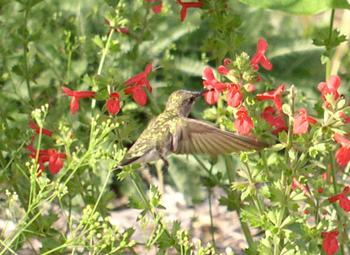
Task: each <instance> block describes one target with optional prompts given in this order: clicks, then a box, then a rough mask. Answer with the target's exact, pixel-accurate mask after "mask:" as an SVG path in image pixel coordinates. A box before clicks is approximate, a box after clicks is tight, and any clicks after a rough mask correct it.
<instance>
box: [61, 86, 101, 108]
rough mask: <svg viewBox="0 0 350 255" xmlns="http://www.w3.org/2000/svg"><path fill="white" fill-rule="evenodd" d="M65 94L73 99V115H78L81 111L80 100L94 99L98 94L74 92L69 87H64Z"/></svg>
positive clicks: (71, 104)
mask: <svg viewBox="0 0 350 255" xmlns="http://www.w3.org/2000/svg"><path fill="white" fill-rule="evenodd" d="M63 92H64V93H65V94H66V95H67V96H69V97H71V101H70V111H71V113H72V114H74V113H76V112H77V111H78V110H79V100H80V99H82V98H92V97H94V96H95V94H96V92H94V91H86V90H81V91H74V90H71V89H69V88H67V87H63Z"/></svg>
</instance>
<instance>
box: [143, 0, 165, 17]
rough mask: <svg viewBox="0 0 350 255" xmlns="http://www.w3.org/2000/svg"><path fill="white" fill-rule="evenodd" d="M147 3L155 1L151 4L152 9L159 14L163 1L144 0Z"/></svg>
mask: <svg viewBox="0 0 350 255" xmlns="http://www.w3.org/2000/svg"><path fill="white" fill-rule="evenodd" d="M145 2H148V3H157V4H156V5H153V6H152V10H153V12H154V13H155V14H159V13H160V12H161V11H162V7H163V1H162V0H145Z"/></svg>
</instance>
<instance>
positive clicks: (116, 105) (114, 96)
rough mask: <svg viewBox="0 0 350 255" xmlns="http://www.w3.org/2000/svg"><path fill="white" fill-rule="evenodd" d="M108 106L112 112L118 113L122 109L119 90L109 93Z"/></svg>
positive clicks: (108, 109)
mask: <svg viewBox="0 0 350 255" xmlns="http://www.w3.org/2000/svg"><path fill="white" fill-rule="evenodd" d="M106 108H107V111H108V112H109V113H110V114H112V115H116V114H118V112H119V111H120V96H119V94H118V93H117V92H114V93H111V94H110V95H109V99H108V100H107V102H106Z"/></svg>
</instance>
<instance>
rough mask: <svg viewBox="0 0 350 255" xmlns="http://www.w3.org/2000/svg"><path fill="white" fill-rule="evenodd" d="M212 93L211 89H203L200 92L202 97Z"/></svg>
mask: <svg viewBox="0 0 350 255" xmlns="http://www.w3.org/2000/svg"><path fill="white" fill-rule="evenodd" d="M209 91H211V89H203V90H202V91H201V92H200V95H201V96H203V95H204V94H205V93H207V92H209Z"/></svg>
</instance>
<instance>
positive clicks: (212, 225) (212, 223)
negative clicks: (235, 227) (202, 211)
mask: <svg viewBox="0 0 350 255" xmlns="http://www.w3.org/2000/svg"><path fill="white" fill-rule="evenodd" d="M211 199H212V190H211V188H208V203H209V216H210V234H211V241H212V243H213V246H214V249H215V250H216V243H215V233H214V231H215V229H214V220H213V208H212V204H211Z"/></svg>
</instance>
